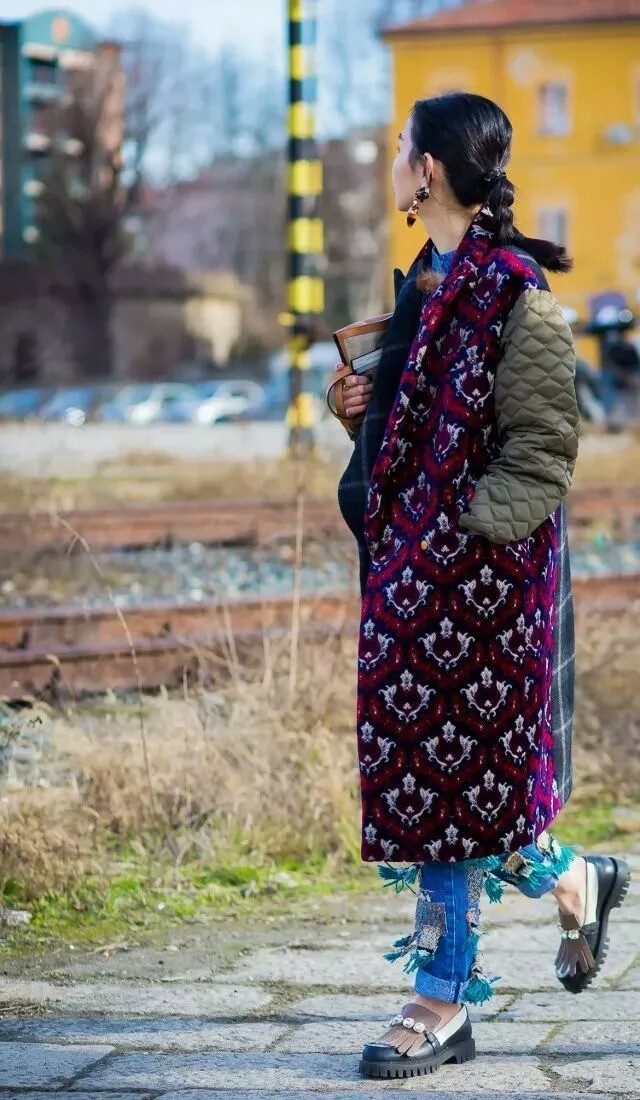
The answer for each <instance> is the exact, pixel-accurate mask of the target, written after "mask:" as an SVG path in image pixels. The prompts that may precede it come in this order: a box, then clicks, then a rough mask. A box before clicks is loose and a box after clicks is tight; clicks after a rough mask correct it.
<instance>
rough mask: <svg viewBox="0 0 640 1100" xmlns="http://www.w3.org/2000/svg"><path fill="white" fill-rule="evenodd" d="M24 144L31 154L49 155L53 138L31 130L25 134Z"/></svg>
mask: <svg viewBox="0 0 640 1100" xmlns="http://www.w3.org/2000/svg"><path fill="white" fill-rule="evenodd" d="M23 144H24V147H25V149H27V150H28V151H29V152H30V153H48V152H49V149H50V148H51V138H50V137H48V136H47V134H40V133H38V132H37V131H35V130H31V131H30V132H29V133H28V134H25V136H24V139H23Z"/></svg>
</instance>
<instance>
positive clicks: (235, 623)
mask: <svg viewBox="0 0 640 1100" xmlns="http://www.w3.org/2000/svg"><path fill="white" fill-rule="evenodd" d="M573 591H574V598H575V601H576V606H577V607H578V609H579V610H589V611H592V610H596V611H602V612H616V613H617V612H620V611H625V610H626V611H628V610H639V611H640V574H618V575H614V576H604V577H591V578H583V577H580V578H574V581H573ZM358 612H359V601H358V599H357V597H356V596H350V595H344V594H334V595H322V596H305V597H303V598H302V600H301V601H300V604H299V616H300V624H301V630H302V632H303V633H304V634H314V635H319V636H325V637H326V636H334V637H335V636H336V635H339V634H341V633H343V632H345V631H349V632H351V631H353V633H354V634H355V631H356V628H357V621H358ZM293 613H294V606H293V601H292V599H291V598H290V597H286V596H280V597H277V598H274V599H269V600H260V599H251V598H245V599H241V600H237V601H234V602H233V603H228V604H225V603H221V602H218V601H209V602H206V603H201V604H154V605H149V606H145V607H140V608H130V609H127V610H126V612H125V614H126V620H127V626H128V629H129V632H130V634H131V636H132V638H133V639H134V650H135V661H134V659H133V655H132V652H131V649H130V647H129V645H128V642H127V639H126V637H125V635H124V631H123V628H122V624H121V622H120V621H119V619H118V616H117V615H116V614H115V612H114V609H113V608H112V607H100V608H93V609H90V610H83V609H80V608H77V607H71V608H69V607H66V608H65V607H61V608H46V609H38V610H32V611H17V612H4V613H2V614H0V647H1V648H0V697H3V698H5V699H20V698H25V697H27V696H32V695H36V696H38V695H44V696H45V697H53V698H59V697H61V696H63V697H64V696H65V695H69V696H74V695H80V694H83V693H88V692H100V691H105V690H107V689H109V688H110V689H113V690H120V691H124V690H132V689H134V688H135V687H136V686H137V683H138V676H139V678H140V683H141V684H142V686H143V687H149V688H150V687H156V686H159V685H161V684H167V685H172V684H176V683H180V682H181V681H182V679H183V677H184V676H185V674H186V675H188V676H191V675H199V674H210V673H211V671H212V670H213V671H215V669H216V668H218V669H219V665H220V661H221V659H222V660H223V661H224V660H225V659H228V658H229V654H230V652H231V649H232V647H231V646H230V642H231V640H232V639H233V648H236V649H238V650H239V651H240V652H244V650H248V649H249V648H250V647H251V646H252V645H254V644H255V642H256V640H260V639H262V638H263V637H264V635H265V634H266V635H268V636H271V637H272V638H285V639H286V637H287V636H288V634H289V632H290V629H291V623H292V616H293ZM221 655H222V657H221ZM225 655H226V657H225Z"/></svg>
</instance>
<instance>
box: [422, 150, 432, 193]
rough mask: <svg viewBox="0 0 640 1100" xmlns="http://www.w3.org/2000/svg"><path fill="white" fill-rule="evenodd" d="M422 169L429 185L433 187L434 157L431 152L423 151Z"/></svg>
mask: <svg viewBox="0 0 640 1100" xmlns="http://www.w3.org/2000/svg"><path fill="white" fill-rule="evenodd" d="M422 170H423V173H424V178H425V179H426V181H427V186H428V187H431V180H432V179H433V157H432V156H431V153H423V155H422Z"/></svg>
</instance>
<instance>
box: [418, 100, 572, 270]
mask: <svg viewBox="0 0 640 1100" xmlns="http://www.w3.org/2000/svg"><path fill="white" fill-rule="evenodd" d="M511 137H512V127H511V123H510V122H509V119H508V118H507V116H506V115H505V113H504V111H502V110H501V109H500V108H499V107H498V106H497V104H495V103H493V102H492V101H491V100H490V99H485V97H484V96H479V95H471V94H470V93H467V92H452V93H450V94H448V95H443V96H435V97H434V98H432V99H419V100H417V102H416V103H415V104H414V107H413V111H412V126H411V138H412V145H413V148H412V152H411V157H410V161H411V163H412V165H415V164H417V162H418V160H419V159H420V157H421V156H423V155H424V154H425V153H430V154H431V156H432V157H433V158H434V160H438V161H440V163H441V164H442V165H443V166H444V170H445V173H446V177H447V182H448V183H449V186H450V187H451V190H452V191H453V194H454V195H455V197H456V199H457V200H458V202H459V203H460V205H461V206H463V207H472V206H478V205H483V206H488V207H489V209H490V210H491V213H492V214H493V217H494V224H495V234H496V240H497V243H498V244H501V245H508V244H516V245H517V246H518V247H519V248H521V249H522V250H523V251H524V252H527V253H528V254H529V255H530V256H532V257H533V259H534V260H536V261H537V263H539V264H540V265H541V267H546V268H547V270H549V271H570V270H571V267H572V262H573V261H572V260H571V258H570V257H569V255H568V254H567V251H566V249H565V248H563V247H562V246H561V245H558V244H554V243H553V242H552V241H545V240H539V239H538V238H536V237H525V236H524V234H522V233H520V231H519V230H518V229H517V228H516V226H515V225H514V221H513V203H514V198H515V188H514V186H513V184H512V183H511V180H510V179H509V178H508V176H507V173H506V171H505V166H506V164H507V163H508V160H509V155H510V152H511Z"/></svg>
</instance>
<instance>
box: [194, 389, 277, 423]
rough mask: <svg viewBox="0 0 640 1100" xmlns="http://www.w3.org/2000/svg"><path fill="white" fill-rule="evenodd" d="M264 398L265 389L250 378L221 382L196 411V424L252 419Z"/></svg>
mask: <svg viewBox="0 0 640 1100" xmlns="http://www.w3.org/2000/svg"><path fill="white" fill-rule="evenodd" d="M263 398H264V387H263V386H260V385H259V384H258V383H257V382H253V381H252V380H251V379H249V378H237V379H234V380H233V381H226V382H220V383H219V384H218V386H217V387H216V389H215V390H214V391H213V393H211V395H210V396H209V397H205V398H204V399H203V400H201V401H200V403H199V405H198V407H197V409H196V410H195V423H197V424H217V423H219V422H220V421H221V420H232V419H234V418H236V417H245V418H246V417H250V416H251V415H252V413H253V412H254V410H255V409H257V408H258V406H259V405H260V403H261V401H262V400H263Z"/></svg>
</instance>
